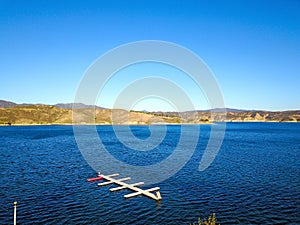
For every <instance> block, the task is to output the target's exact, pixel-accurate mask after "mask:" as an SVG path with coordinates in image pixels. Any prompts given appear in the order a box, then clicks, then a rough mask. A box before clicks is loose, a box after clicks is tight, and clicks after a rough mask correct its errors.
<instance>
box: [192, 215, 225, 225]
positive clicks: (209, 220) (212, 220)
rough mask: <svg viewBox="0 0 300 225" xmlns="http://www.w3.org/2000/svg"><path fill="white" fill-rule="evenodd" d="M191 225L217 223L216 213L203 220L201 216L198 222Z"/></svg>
mask: <svg viewBox="0 0 300 225" xmlns="http://www.w3.org/2000/svg"><path fill="white" fill-rule="evenodd" d="M191 225H217V218H216V214H215V213H213V214H211V215H209V216H208V218H207V219H206V218H204V219H203V220H201V219H200V217H199V218H198V222H197V223H191ZM219 225H220V224H219Z"/></svg>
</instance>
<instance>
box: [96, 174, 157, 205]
mask: <svg viewBox="0 0 300 225" xmlns="http://www.w3.org/2000/svg"><path fill="white" fill-rule="evenodd" d="M99 175H100V176H101V177H103V179H105V180H107V181H106V182H103V183H98V186H104V185H108V184H117V185H119V186H120V187H115V188H111V189H109V190H110V191H111V192H113V191H120V190H124V189H129V190H131V191H134V192H133V193H131V194H127V195H124V197H125V198H132V197H135V196H138V195H145V196H147V197H149V198H152V199H154V200H156V201H160V200H161V195H160V192H159V190H160V188H159V187H154V188H150V189H146V190H143V189H141V188H139V186H141V185H144V182H138V183H134V184H127V183H125V182H124V181H127V180H130V179H131V178H130V177H124V178H121V179H115V178H113V177H116V176H119V174H111V175H103V174H100V173H99ZM151 192H155V194H154V193H151Z"/></svg>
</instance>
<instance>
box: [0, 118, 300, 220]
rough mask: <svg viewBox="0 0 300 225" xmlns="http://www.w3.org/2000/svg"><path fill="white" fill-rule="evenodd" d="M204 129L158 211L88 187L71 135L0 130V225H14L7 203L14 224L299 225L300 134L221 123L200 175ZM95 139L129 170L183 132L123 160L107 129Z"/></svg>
mask: <svg viewBox="0 0 300 225" xmlns="http://www.w3.org/2000/svg"><path fill="white" fill-rule="evenodd" d="M211 126H216V125H201V126H200V138H199V143H198V145H197V148H196V150H195V152H194V154H193V156H192V158H191V159H190V161H189V162H188V163H187V164H186V165H185V166H184V167H183V168H182V169H181V170H180V171H179V172H178V173H176V174H175V175H174V176H172V177H170V178H169V179H167V180H165V181H163V182H161V183H159V184H157V186H159V187H160V188H161V194H162V198H163V199H162V201H161V202H155V201H154V200H152V199H148V198H146V197H136V198H133V199H130V200H126V199H124V197H123V195H124V194H126V193H129V192H128V191H120V192H114V193H111V192H110V191H109V188H111V187H112V186H111V185H110V186H105V187H98V186H97V184H96V183H88V182H86V178H89V177H93V176H95V174H96V173H95V171H94V170H93V169H92V168H91V167H90V166H89V165H88V164H87V162H86V161H85V160H84V158H83V156H82V155H81V153H80V151H79V149H78V147H77V145H76V142H75V138H74V134H73V129H72V126H22V127H0V224H12V222H13V202H14V201H18V208H17V214H18V224H189V223H193V222H196V221H197V218H198V217H199V216H201V217H206V216H208V215H209V214H210V213H212V212H215V213H216V215H217V219H218V222H219V223H220V224H300V124H299V123H298V124H296V123H228V124H227V128H226V134H225V139H224V141H223V145H222V147H221V149H220V151H219V153H218V155H217V157H216V158H215V160H214V162H213V163H212V164H211V166H210V167H209V168H208V169H206V170H205V171H203V172H199V171H198V166H199V160H200V158H201V156H202V154H203V151H204V149H205V147H206V144H207V141H208V138H209V133H210V128H211ZM198 128H199V127H198V126H193V128H192V129H191V132H192V130H193V129H198ZM97 129H98V132H99V136H100V137H101V139H102V141H103V143H104V144H105V145H106V146H108V150H109V151H110V153H111V154H112V155H113V156H114V157H116V158H117V159H119V160H122V161H124V162H127V163H130V164H132V165H151V164H153V163H157V162H159V161H161V160H163V159H164V158H165V157H168V156H169V155H171V154H172V151H173V150H174V148H175V147H176V145H177V142H178V140H179V137H180V131H181V129H180V126H167V134H166V137H165V139H164V141H163V142H162V143H161V145H159V146H158V147H157V148H156V149H154V150H150V151H132V150H131V151H130V150H128V149H126V148H125V147H124V146H123V145H122V144H121V143H120V142H118V140H117V138H116V136H115V135H114V132H113V129H112V127H111V126H99V127H97ZM156 129H159V126H158V127H157V128H156ZM131 130H132V132H133V133H134V134H135V135H136V136H137V137H139V138H140V139H147V137H149V135H150V131H149V129H148V127H147V126H135V127H131ZM87 132H88V131H87ZM191 135H192V134H191ZM87 136H88V135H87ZM90 147H91V148H93V145H92V144H91V146H90ZM162 172H163V171H162ZM152 186H155V185H152Z"/></svg>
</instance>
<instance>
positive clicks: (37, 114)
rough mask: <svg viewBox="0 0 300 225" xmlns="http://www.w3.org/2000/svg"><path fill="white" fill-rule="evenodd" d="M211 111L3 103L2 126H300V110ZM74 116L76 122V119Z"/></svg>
mask: <svg viewBox="0 0 300 225" xmlns="http://www.w3.org/2000/svg"><path fill="white" fill-rule="evenodd" d="M225 110H226V113H224V109H211V110H196V111H187V112H180V113H179V112H146V111H126V110H122V109H106V108H102V107H99V106H94V105H85V104H82V103H66V104H65V103H59V104H56V105H45V104H26V103H25V104H17V103H14V102H10V101H4V100H0V125H31V124H32V125H35V124H74V123H75V124H132V125H134V124H140V125H143V124H162V123H166V124H181V123H185V124H199V123H213V122H300V110H288V111H276V112H274V111H264V110H241V109H229V108H226V109H225ZM73 115H75V116H74V118H73Z"/></svg>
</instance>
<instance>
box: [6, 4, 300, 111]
mask: <svg viewBox="0 0 300 225" xmlns="http://www.w3.org/2000/svg"><path fill="white" fill-rule="evenodd" d="M0 32H1V33H0V34H1V35H0V76H1V89H0V99H4V100H9V101H14V102H17V103H24V102H27V103H46V104H55V103H59V102H73V101H74V97H75V93H76V90H77V87H78V85H79V83H80V81H81V78H82V76H83V75H84V73H85V71H86V70H87V68H88V67H89V66H90V65H91V64H92V63H93V62H94V61H95V60H96V59H97V58H98V57H99V56H101V55H103V54H104V53H105V52H107V51H109V50H111V49H113V48H115V47H117V46H119V45H122V44H125V43H128V42H134V41H140V40H163V41H169V42H174V43H177V44H179V45H182V46H184V47H186V48H188V49H190V50H192V51H193V52H195V53H196V54H197V55H198V56H200V57H201V58H202V59H203V60H204V61H205V63H206V64H207V65H208V66H209V67H210V69H211V70H212V71H213V73H214V74H215V77H216V79H217V81H218V83H219V86H220V88H221V90H222V93H223V96H224V101H225V105H226V107H231V108H242V109H265V110H289V109H300V101H299V99H300V91H299V83H300V2H299V1H293V0H289V1H271V0H269V1H264V0H263V1H254V0H252V1H230V0H228V1H200V0H199V1H78V2H77V1H30V0H28V1H6V0H2V1H0ZM165 76H168V75H165ZM169 79H172V78H171V77H169ZM175 80H176V79H175ZM181 84H182V85H183V88H184V87H186V86H188V85H189V81H183V82H182V83H181ZM118 85H120V83H119V81H115V82H113V79H112V81H111V83H110V84H109V88H107V90H106V93H103V97H101V95H100V99H99V104H102V105H103V106H105V107H110V106H111V105H112V102H113V101H114V99H113V97H112V96H114V95H115V94H116V93H115V92H116V90H117V88H118ZM113 90H114V91H115V92H113ZM188 90H189V91H190V95H191V98H192V99H193V100H194V101H195V102H196V103H195V106H196V107H197V108H202V107H203V108H205V107H206V105H205V104H202V103H201V104H198V102H197V101H198V100H199V101H202V97H200V95H201V94H200V95H199V93H198V91H199V90H196V89H194V87H191V88H188ZM109 91H111V92H112V93H110V92H109ZM198 95H199V96H198ZM150 105H151V106H152V107H153V110H164V109H169V108H168V106H167V105H166V104H165V105H164V104H162V105H160V106H158V105H159V104H158V103H157V102H155V101H153V102H152V103H151V99H150V100H149V99H148V100H147V101H145V105H143V104H140V105H139V107H140V109H141V108H142V107H146V106H150ZM155 105H157V108H155ZM164 107H165V108H164ZM147 110H149V109H148V108H147Z"/></svg>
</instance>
